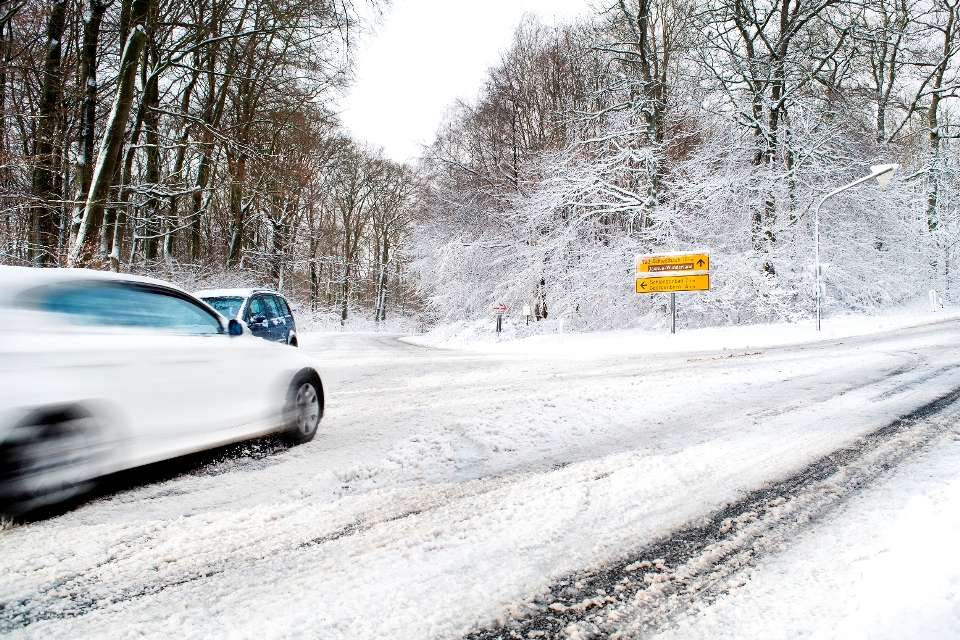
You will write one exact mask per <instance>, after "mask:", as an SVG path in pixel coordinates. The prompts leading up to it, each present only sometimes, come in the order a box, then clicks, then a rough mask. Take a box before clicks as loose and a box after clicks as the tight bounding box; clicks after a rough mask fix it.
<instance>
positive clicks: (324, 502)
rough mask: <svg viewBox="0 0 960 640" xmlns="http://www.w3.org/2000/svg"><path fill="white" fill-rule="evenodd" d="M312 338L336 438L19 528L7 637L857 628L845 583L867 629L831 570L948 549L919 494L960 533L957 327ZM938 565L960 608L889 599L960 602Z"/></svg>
mask: <svg viewBox="0 0 960 640" xmlns="http://www.w3.org/2000/svg"><path fill="white" fill-rule="evenodd" d="M304 348H305V349H307V350H309V351H310V352H311V353H313V354H314V355H315V356H316V358H317V360H318V363H319V365H320V367H321V371H322V372H323V374H324V375H325V382H326V383H327V385H328V387H329V388H328V404H327V415H326V416H325V418H324V421H323V423H322V424H321V434H320V435H318V437H317V439H316V440H315V441H313V442H311V443H310V444H307V445H304V446H301V447H296V448H293V449H289V450H277V451H275V452H272V453H270V455H266V456H263V455H244V453H243V452H244V451H246V450H249V451H255V450H256V447H250V448H249V449H247V448H245V447H240V448H237V449H235V450H234V452H233V453H232V454H231V455H230V456H228V458H227V459H225V460H215V461H212V462H208V463H206V464H203V465H201V466H199V467H198V468H195V469H192V470H189V471H187V472H185V473H182V474H180V475H177V476H175V477H173V478H161V479H154V480H152V481H149V480H148V481H147V482H146V483H145V484H141V485H139V486H134V487H132V488H129V489H125V490H122V491H119V492H116V493H113V494H110V495H107V496H105V497H102V498H100V499H98V500H96V501H94V502H91V503H89V504H86V505H84V506H82V507H80V508H78V509H76V510H74V511H71V512H69V513H66V514H64V515H62V516H59V517H55V518H52V519H50V520H47V521H43V522H36V523H31V524H24V525H19V526H14V527H12V528H8V529H7V530H5V531H2V532H0V633H4V632H9V633H12V634H13V635H14V636H23V637H43V638H80V637H98V636H99V637H111V638H120V637H141V636H147V637H157V636H161V635H162V636H169V635H171V634H176V636H177V637H178V638H194V637H195V638H209V637H223V636H229V637H241V638H280V637H309V638H435V637H436V638H449V637H460V636H464V635H473V636H474V637H498V636H501V637H511V636H513V635H514V634H518V635H519V634H520V633H522V634H523V635H522V636H519V637H538V635H537V634H538V633H541V632H542V633H543V634H544V635H560V634H566V635H567V636H569V637H577V636H581V637H590V635H591V634H593V635H595V636H598V637H604V636H609V635H616V634H617V633H621V634H623V636H624V637H633V636H646V635H653V634H666V635H671V634H673V635H674V636H675V637H687V636H691V635H692V636H698V635H700V636H702V637H715V636H716V635H717V633H715V631H716V630H717V629H723V630H724V633H726V634H728V635H730V636H731V637H743V636H744V635H752V636H771V635H782V636H791V635H798V634H802V633H808V632H810V631H811V628H812V629H813V632H816V631H818V630H819V631H820V632H821V634H822V635H830V634H835V633H839V632H840V631H839V630H840V629H844V630H845V631H846V632H849V631H850V629H851V627H849V626H848V627H845V628H844V627H839V626H831V625H829V624H828V623H826V622H825V623H824V624H823V625H821V626H819V627H816V626H815V624H814V623H813V622H811V620H810V617H811V615H813V614H811V613H809V612H811V611H816V610H817V609H816V606H815V605H816V603H817V601H818V600H817V598H819V599H821V600H822V601H823V602H828V603H830V602H832V603H833V604H832V607H827V608H826V609H825V610H826V611H827V612H828V615H834V616H836V617H837V619H838V620H840V621H841V622H843V623H844V624H848V625H850V624H854V623H856V621H857V618H856V616H853V617H851V616H849V615H847V614H848V613H849V612H846V611H845V610H843V607H841V606H840V605H838V604H836V603H837V600H835V599H831V593H832V592H831V591H830V590H833V591H834V592H835V593H837V594H840V595H838V596H837V597H844V594H846V595H847V596H849V595H850V594H856V593H859V592H858V591H857V589H858V586H857V585H858V580H861V579H862V580H865V581H871V586H870V588H871V590H872V591H870V592H869V593H878V589H877V587H876V585H875V584H873V583H872V581H876V580H879V579H880V578H879V577H878V576H880V575H881V574H882V567H883V562H884V559H883V556H884V554H885V553H887V552H889V555H890V557H891V558H893V559H895V561H897V562H909V561H910V559H911V558H913V559H915V560H918V561H920V562H926V561H930V562H932V561H933V558H932V555H931V554H932V553H933V552H932V551H930V550H929V549H913V550H911V547H910V546H907V547H904V546H903V544H904V542H905V541H906V540H909V536H910V535H911V531H912V530H911V529H910V526H909V522H904V520H903V517H902V515H901V514H902V512H903V510H905V509H906V510H909V509H912V510H913V512H916V513H919V514H921V515H922V516H923V521H924V522H925V527H924V528H922V529H921V531H925V532H928V534H929V542H930V544H933V545H943V544H946V541H947V539H948V536H946V535H945V534H944V533H943V532H944V531H950V530H951V529H950V527H953V529H952V530H953V531H955V530H956V524H957V520H956V511H957V507H958V499H960V498H958V485H957V473H956V471H957V469H958V468H960V447H958V446H957V435H956V434H957V428H958V426H957V425H958V424H960V421H958V420H957V419H956V416H957V413H958V409H957V407H958V406H960V402H955V401H956V400H957V398H958V397H960V323H958V322H955V321H951V322H944V323H940V324H932V325H928V326H923V327H917V328H912V329H903V330H899V331H895V332H890V333H886V334H878V335H873V336H869V337H862V338H846V339H842V340H835V341H829V342H824V343H819V344H809V345H801V346H792V347H780V348H776V347H771V348H762V349H747V350H735V351H724V352H698V353H687V354H678V353H674V354H670V355H654V354H647V355H630V356H609V355H604V356H599V357H591V356H590V355H589V354H582V353H580V354H577V355H576V357H567V356H565V354H564V353H562V352H560V353H555V354H553V355H547V354H544V355H540V356H532V355H519V354H515V355H511V354H486V355H485V354H482V353H464V352H457V351H442V350H432V349H429V348H425V347H418V346H414V345H410V344H405V343H402V342H399V341H397V340H396V339H395V338H394V337H391V336H381V335H363V334H334V335H316V336H312V338H311V339H310V340H309V341H308V342H307V344H305V346H304ZM903 416H906V418H905V419H902V420H898V418H900V417H903ZM925 459H929V460H930V462H929V464H927V463H926V462H924V460H925ZM911 491H912V492H913V493H911ZM914 493H920V494H923V495H926V496H927V498H926V499H927V500H928V501H929V503H922V504H915V503H914V502H911V498H910V496H911V495H913V494H914ZM910 513H912V512H910ZM950 518H952V520H951V519H950ZM945 519H946V520H945ZM891 523H894V524H891ZM897 523H900V524H897ZM894 525H896V526H897V528H896V529H895V530H889V531H888V530H886V529H884V527H890V526H894ZM945 527H946V529H945ZM858 532H859V533H858ZM918 535H919V534H918ZM827 540H829V541H831V543H832V544H833V545H834V547H833V548H832V550H831V548H830V547H829V546H826V544H825V541H827ZM861 543H862V546H863V548H862V550H861V552H858V551H857V550H856V549H853V548H852V547H856V546H857V545H858V544H861ZM916 544H918V545H921V546H922V545H923V544H925V542H922V541H920V542H917V543H916ZM794 545H795V546H794ZM891 550H892V551H891ZM912 551H917V552H918V553H919V555H917V556H911V555H910V554H911V552H912ZM651 553H657V554H660V555H656V556H655V557H648V555H647V554H651ZM831 562H833V563H834V564H835V565H836V566H833V567H823V565H824V564H829V563H831ZM858 563H859V564H858ZM818 566H820V567H822V568H823V572H819V571H817V569H816V568H817V567H818ZM858 567H863V568H862V569H861V568H858ZM928 569H929V571H926V572H924V571H919V570H917V571H913V572H908V574H907V575H908V576H909V577H911V578H914V579H916V578H918V577H919V578H923V579H926V580H929V581H930V582H929V584H928V586H929V588H930V589H933V590H934V591H936V593H937V594H939V599H937V600H936V603H935V604H934V605H931V607H930V608H926V609H925V608H924V607H922V606H918V605H917V600H916V598H913V599H911V598H904V599H897V598H895V597H893V596H892V595H891V593H896V590H897V589H902V590H903V591H904V592H905V593H906V592H910V591H911V589H912V588H913V587H912V585H911V584H903V583H901V581H899V580H898V579H896V577H895V576H891V577H890V579H889V584H888V589H890V590H894V591H892V592H891V591H885V592H884V593H883V594H881V595H882V597H883V600H882V602H883V603H884V608H883V610H882V612H883V615H884V616H887V617H896V615H897V607H898V606H903V607H905V608H904V609H903V610H904V611H908V612H909V613H910V615H911V616H913V617H915V618H916V619H919V620H920V623H923V622H924V621H925V622H926V623H928V627H923V628H930V629H942V628H945V627H943V626H942V625H943V624H946V621H949V620H951V618H950V616H951V615H953V618H952V620H954V621H955V620H956V611H957V606H958V599H957V598H958V596H957V590H958V588H960V587H958V583H960V567H958V566H957V564H956V563H955V562H954V563H944V564H940V565H933V566H928ZM937 571H940V575H932V574H936V573H937ZM827 573H828V574H829V575H827ZM631 576H634V577H635V578H636V579H634V578H631ZM785 576H789V579H788V578H786V577H785ZM794 576H796V580H794ZM601 578H602V579H601ZM611 582H612V584H608V583H611ZM787 582H789V584H787ZM941 587H942V589H941ZM937 589H940V591H937ZM591 590H592V591H591ZM943 590H946V591H945V592H944V591H943ZM951 594H952V595H951ZM778 598H779V599H787V598H789V599H790V601H791V602H793V601H798V602H805V603H806V605H808V608H807V611H808V614H807V615H806V616H803V615H800V614H798V613H796V611H798V610H793V609H790V608H789V607H787V606H785V605H783V603H781V606H780V608H779V609H778V608H776V607H773V606H772V605H771V604H770V602H774V601H776V600H777V599H778ZM851 602H855V603H858V606H859V607H860V609H859V611H860V612H861V614H862V615H863V616H867V615H868V614H869V612H870V611H874V610H876V607H875V606H874V605H876V602H872V601H871V602H865V601H864V598H863V597H860V598H859V599H856V598H852V596H851ZM877 602H880V601H877ZM871 607H873V608H871ZM742 611H749V612H750V613H748V614H745V615H749V616H753V617H752V618H751V619H750V623H749V624H747V623H746V622H743V621H742V620H739V616H740V612H742ZM864 612H866V613H864ZM767 613H770V615H769V616H767ZM925 614H928V618H929V619H924V615H925ZM758 616H759V617H758ZM844 616H846V617H844ZM577 621H580V622H577ZM735 622H736V623H741V625H742V626H740V627H737V626H735V625H734V623H735ZM920 623H918V624H920ZM498 625H504V626H498ZM765 625H766V626H765ZM791 625H793V626H791ZM916 628H921V627H916ZM953 628H956V626H954V627H953ZM737 630H739V631H740V632H739V633H738V632H737ZM771 630H775V633H773V632H772V631H771ZM791 631H792V632H791ZM529 634H533V635H529ZM851 635H852V636H856V635H857V634H856V633H844V634H843V637H851ZM908 635H909V634H908ZM901 637H902V636H901Z"/></svg>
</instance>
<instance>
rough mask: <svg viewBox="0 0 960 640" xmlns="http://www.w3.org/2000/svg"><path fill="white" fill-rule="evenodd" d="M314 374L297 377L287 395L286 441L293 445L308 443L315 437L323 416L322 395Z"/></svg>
mask: <svg viewBox="0 0 960 640" xmlns="http://www.w3.org/2000/svg"><path fill="white" fill-rule="evenodd" d="M322 393H323V391H322V387H321V385H320V379H319V378H317V377H316V374H312V375H304V374H301V375H298V376H297V377H296V378H294V380H293V383H292V384H291V385H290V390H289V392H288V393H287V416H288V418H287V420H288V426H287V431H286V436H287V439H288V440H290V441H291V442H293V443H295V444H300V443H302V442H309V441H310V440H313V437H314V436H315V435H317V427H318V426H319V425H320V418H321V416H322V415H323V395H322Z"/></svg>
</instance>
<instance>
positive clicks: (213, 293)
mask: <svg viewBox="0 0 960 640" xmlns="http://www.w3.org/2000/svg"><path fill="white" fill-rule="evenodd" d="M255 293H269V294H272V295H275V296H280V297H281V298H282V297H283V295H282V294H280V293H277V292H276V291H273V290H271V289H261V288H258V287H254V288H252V289H250V288H247V289H245V288H237V289H201V290H200V291H194V292H193V295H195V296H196V297H198V298H229V297H240V298H249V297H250V296H252V295H253V294H255Z"/></svg>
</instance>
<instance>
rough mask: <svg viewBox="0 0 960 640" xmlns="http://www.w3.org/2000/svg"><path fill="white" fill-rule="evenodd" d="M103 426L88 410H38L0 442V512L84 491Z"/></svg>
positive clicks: (19, 511)
mask: <svg viewBox="0 0 960 640" xmlns="http://www.w3.org/2000/svg"><path fill="white" fill-rule="evenodd" d="M101 431H102V430H101V429H100V428H99V425H98V424H97V422H96V421H95V420H94V418H93V417H91V416H90V415H88V414H86V413H84V412H82V411H80V410H77V409H74V408H59V409H52V410H46V411H42V412H37V413H35V414H33V415H31V416H29V417H28V418H27V419H26V420H24V421H23V422H22V423H21V424H19V425H17V426H16V427H14V429H13V431H12V432H11V433H10V435H9V436H8V437H7V438H6V440H4V442H3V444H2V446H0V513H2V514H4V515H5V516H9V517H17V516H21V515H24V514H26V513H29V512H32V511H36V510H38V509H41V508H44V507H49V506H54V505H57V504H60V503H62V502H65V501H67V500H69V499H71V498H75V497H77V496H80V495H83V494H86V493H88V492H89V491H90V490H91V489H93V487H94V485H95V478H96V476H97V470H98V467H99V463H100V461H101V459H102V456H103V455H104V454H105V453H106V448H105V446H104V445H103V439H102V435H103V434H102V432H101Z"/></svg>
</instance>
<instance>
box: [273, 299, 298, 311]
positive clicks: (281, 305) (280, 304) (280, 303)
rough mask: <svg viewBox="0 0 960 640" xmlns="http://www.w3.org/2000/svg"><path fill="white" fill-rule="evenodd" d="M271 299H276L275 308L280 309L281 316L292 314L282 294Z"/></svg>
mask: <svg viewBox="0 0 960 640" xmlns="http://www.w3.org/2000/svg"><path fill="white" fill-rule="evenodd" d="M273 299H274V300H276V302H277V308H278V309H280V315H282V316H291V315H293V314H292V313H290V305H288V304H287V301H286V300H285V299H284V298H283V296H274V297H273Z"/></svg>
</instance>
